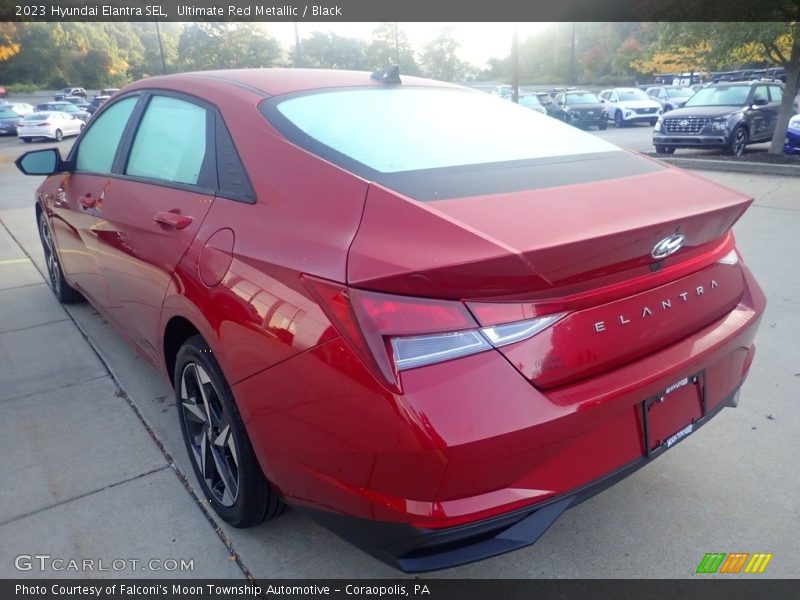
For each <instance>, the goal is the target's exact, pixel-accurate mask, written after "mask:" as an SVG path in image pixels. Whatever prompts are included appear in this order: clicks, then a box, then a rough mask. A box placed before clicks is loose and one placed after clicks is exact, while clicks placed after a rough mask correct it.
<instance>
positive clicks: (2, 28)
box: [0, 23, 20, 62]
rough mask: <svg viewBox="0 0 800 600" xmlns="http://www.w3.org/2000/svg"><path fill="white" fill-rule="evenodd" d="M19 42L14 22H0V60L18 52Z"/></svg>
mask: <svg viewBox="0 0 800 600" xmlns="http://www.w3.org/2000/svg"><path fill="white" fill-rule="evenodd" d="M19 49H20V44H19V37H18V36H17V27H16V25H15V24H14V23H0V62H2V61H4V60H8V59H9V58H11V57H12V56H14V55H15V54H17V53H18V52H19Z"/></svg>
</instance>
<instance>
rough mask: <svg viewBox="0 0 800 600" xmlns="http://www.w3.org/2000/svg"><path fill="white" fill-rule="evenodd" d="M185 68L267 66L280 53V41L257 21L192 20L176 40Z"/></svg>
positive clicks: (195, 69) (199, 69)
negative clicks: (222, 21)
mask: <svg viewBox="0 0 800 600" xmlns="http://www.w3.org/2000/svg"><path fill="white" fill-rule="evenodd" d="M178 54H179V55H180V56H182V57H183V64H182V66H183V67H184V68H186V69H188V70H193V71H202V70H208V69H234V68H252V67H268V66H271V65H272V64H274V63H275V61H276V60H277V59H279V58H280V55H281V47H280V44H279V43H278V42H277V41H276V40H275V39H274V38H273V37H272V36H270V35H269V34H267V32H266V31H265V30H264V29H263V28H262V26H261V25H260V24H259V23H220V22H202V23H192V24H191V25H188V26H187V27H185V28H184V30H183V33H181V37H180V40H179V42H178Z"/></svg>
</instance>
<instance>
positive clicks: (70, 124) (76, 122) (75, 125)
mask: <svg viewBox="0 0 800 600" xmlns="http://www.w3.org/2000/svg"><path fill="white" fill-rule="evenodd" d="M63 119H64V135H65V136H66V135H77V134H79V133H80V132H81V126H82V125H83V121H82V120H81V119H79V118H78V117H76V116H75V115H72V114H67V113H64V116H63Z"/></svg>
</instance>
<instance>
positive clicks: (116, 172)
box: [64, 88, 258, 204]
mask: <svg viewBox="0 0 800 600" xmlns="http://www.w3.org/2000/svg"><path fill="white" fill-rule="evenodd" d="M133 96H136V97H138V98H139V99H138V101H137V103H136V105H135V106H134V107H133V110H132V111H131V114H130V116H129V117H128V123H127V125H126V126H125V129H124V130H123V132H122V136H120V141H119V144H118V145H117V151H116V153H115V154H114V159H113V160H112V162H111V171H110V172H109V173H100V172H96V171H76V170H75V166H76V160H77V153H78V152H79V150H80V145H81V139H82V138H83V135H84V134H85V133H86V132H87V131H89V130H90V129H91V127H92V126H93V123H90V124H89V125H88V126H87V127H86V128H85V129H84V131H83V132H81V135H80V136H79V137H78V139H77V141H76V143H75V144H74V145H73V146H72V148H71V149H70V152H69V154H68V155H67V158H66V160H65V161H64V162H65V163H66V164H67V168H68V170H69V171H70V172H75V173H80V174H81V175H93V176H97V177H108V178H114V179H119V180H122V181H132V182H139V183H146V184H148V185H157V186H161V187H166V188H171V189H177V190H181V191H188V192H193V193H198V194H203V195H207V196H214V197H218V198H224V199H226V200H232V201H234V202H243V203H245V204H256V203H257V202H258V196H257V195H256V192H255V188H254V186H253V181H252V179H251V178H250V174H249V173H248V172H247V169H246V168H245V166H244V162H242V158H241V154H239V150H238V148H237V147H236V142H235V140H234V139H233V136H232V135H231V133H230V128H229V127H228V125H227V123H226V122H225V118H224V117H223V116H222V113H221V112H220V110H219V109H218V108H217V107H216V106H214V105H213V104H211V103H210V102H207V101H206V100H203V99H202V98H198V97H196V96H193V95H191V94H187V93H185V92H178V91H175V90H169V89H163V88H148V89H141V90H132V91H129V92H123V93H122V94H119V95H115V97H114V98H113V99H110V100H108V101H106V102H104V103H103V104H102V105H101V106H100V108H99V109H98V110H97V111H96V112H95V116H94V117H93V119H92V120H95V119H97V118H98V117H99V116H100V115H102V114H103V112H104V111H106V110H108V109H109V108H110V107H112V106H114V105H115V104H116V103H117V102H121V101H122V100H125V99H126V98H130V97H133ZM154 96H167V97H172V98H176V99H178V100H183V101H184V102H189V103H191V104H195V105H197V106H199V107H201V108H203V109H204V110H205V111H206V145H207V147H208V148H209V150H210V153H209V154H208V155H207V156H206V157H205V158H204V162H206V161H207V162H209V163H210V165H211V167H212V168H213V169H214V175H213V177H212V179H213V182H214V183H215V185H214V189H211V188H205V187H203V186H198V185H196V184H195V185H192V184H185V183H178V182H173V181H165V180H163V179H150V178H147V177H141V176H138V175H127V174H126V173H125V166H126V165H127V162H128V159H129V157H130V150H131V147H132V146H133V140H134V139H135V137H136V133H137V132H138V130H139V125H140V124H141V120H142V117H143V116H144V112H145V110H146V108H147V106H148V105H149V103H150V99H151V98H152V97H154ZM219 126H221V127H224V128H225V130H226V131H227V133H228V137H229V138H230V142H231V146H232V149H233V152H234V154H235V155H236V159H237V161H238V163H239V165H240V166H241V169H242V173H243V175H244V178H245V180H246V182H247V185H248V188H249V191H250V194H251V196H249V197H248V195H246V194H239V193H237V192H235V191H232V190H226V189H222V187H221V185H220V181H219V163H218V152H217V151H218V140H217V134H216V132H217V127H219Z"/></svg>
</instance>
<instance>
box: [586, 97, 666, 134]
mask: <svg viewBox="0 0 800 600" xmlns="http://www.w3.org/2000/svg"><path fill="white" fill-rule="evenodd" d="M600 102H602V103H603V105H604V106H605V107H606V113H608V118H609V119H611V120H613V121H614V124H615V125H616V126H617V127H625V126H626V125H628V124H629V123H641V122H645V123H650V125H655V124H656V121H657V120H658V112H659V110H661V104H659V103H658V102H656V101H655V100H653V99H652V98H650V97H649V96H648V95H647V94H645V93H644V92H643V91H642V90H640V89H639V88H613V89H610V90H603V91H602V92H600Z"/></svg>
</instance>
